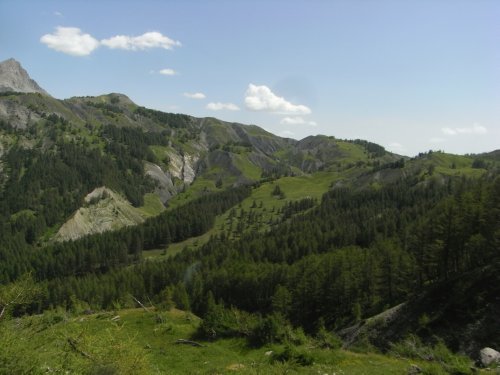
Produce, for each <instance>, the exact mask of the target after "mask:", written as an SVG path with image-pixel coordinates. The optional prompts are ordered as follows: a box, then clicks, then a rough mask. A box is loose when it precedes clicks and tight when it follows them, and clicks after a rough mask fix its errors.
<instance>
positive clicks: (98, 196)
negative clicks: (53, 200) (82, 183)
mask: <svg viewBox="0 0 500 375" xmlns="http://www.w3.org/2000/svg"><path fill="white" fill-rule="evenodd" d="M143 221H144V217H143V216H141V214H140V212H139V211H138V210H136V209H135V208H134V207H132V205H131V204H130V203H129V202H128V201H127V200H126V199H125V198H123V197H122V196H120V195H119V194H118V193H115V192H114V191H112V190H110V189H108V188H106V187H104V186H102V187H99V188H96V189H94V190H93V191H92V192H90V193H89V194H87V196H86V197H85V205H84V206H83V207H81V208H79V209H78V210H77V211H76V212H75V214H74V215H73V217H71V218H70V219H69V220H68V221H67V222H66V223H64V224H63V225H62V226H61V228H60V229H59V231H58V232H57V234H56V235H55V237H54V239H55V240H56V241H68V240H76V239H77V238H80V237H83V236H86V235H88V234H94V233H102V232H105V231H108V230H114V229H119V228H122V227H125V226H130V225H137V224H139V223H142V222H143Z"/></svg>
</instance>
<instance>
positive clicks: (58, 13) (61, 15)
mask: <svg viewBox="0 0 500 375" xmlns="http://www.w3.org/2000/svg"><path fill="white" fill-rule="evenodd" d="M54 16H57V17H63V14H62V13H61V12H57V11H55V12H54Z"/></svg>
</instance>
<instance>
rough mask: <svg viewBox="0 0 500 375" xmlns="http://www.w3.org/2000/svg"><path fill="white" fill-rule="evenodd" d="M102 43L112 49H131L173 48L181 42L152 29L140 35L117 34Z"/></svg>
mask: <svg viewBox="0 0 500 375" xmlns="http://www.w3.org/2000/svg"><path fill="white" fill-rule="evenodd" d="M101 43H102V44H103V45H105V46H106V47H109V48H112V49H125V50H130V51H137V50H145V49H151V48H164V49H172V48H174V47H179V46H180V45H181V42H179V41H177V40H173V39H170V38H169V37H168V36H165V35H163V34H162V33H159V32H157V31H151V32H148V33H144V34H142V35H139V36H128V35H116V36H113V37H111V38H109V39H103V40H101Z"/></svg>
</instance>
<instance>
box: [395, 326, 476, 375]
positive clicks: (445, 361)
mask: <svg viewBox="0 0 500 375" xmlns="http://www.w3.org/2000/svg"><path fill="white" fill-rule="evenodd" d="M391 353H392V354H393V355H395V356H397V357H403V358H416V359H422V360H425V361H431V362H435V363H437V364H438V365H439V367H441V369H442V370H444V371H445V372H446V373H449V374H455V375H467V374H470V373H471V365H472V362H471V360H470V359H469V358H467V357H465V356H462V355H457V354H454V353H453V352H451V350H450V349H448V348H447V347H446V345H445V344H444V343H443V341H441V340H438V341H437V342H436V344H435V345H434V346H427V345H424V344H423V343H422V341H421V340H420V338H419V337H417V336H415V335H410V336H408V337H407V338H406V339H405V340H403V341H400V342H398V343H396V344H392V345H391ZM436 371H438V370H436V366H434V367H433V370H432V373H436Z"/></svg>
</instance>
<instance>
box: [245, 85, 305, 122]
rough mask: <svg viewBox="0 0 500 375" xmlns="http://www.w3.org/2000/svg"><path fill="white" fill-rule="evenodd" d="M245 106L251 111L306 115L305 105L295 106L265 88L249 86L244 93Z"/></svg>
mask: <svg viewBox="0 0 500 375" xmlns="http://www.w3.org/2000/svg"><path fill="white" fill-rule="evenodd" d="M245 105H246V107H247V108H248V109H250V110H252V111H267V112H275V113H281V114H288V115H308V114H310V113H311V110H310V109H309V107H306V106H305V105H300V104H299V105H295V104H292V103H290V102H288V101H286V100H285V99H284V98H282V97H280V96H277V95H276V94H274V93H273V92H272V91H271V89H269V87H267V86H264V85H262V86H257V85H254V84H249V85H248V89H247V91H246V93H245Z"/></svg>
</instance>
